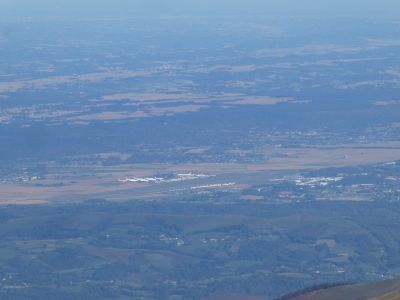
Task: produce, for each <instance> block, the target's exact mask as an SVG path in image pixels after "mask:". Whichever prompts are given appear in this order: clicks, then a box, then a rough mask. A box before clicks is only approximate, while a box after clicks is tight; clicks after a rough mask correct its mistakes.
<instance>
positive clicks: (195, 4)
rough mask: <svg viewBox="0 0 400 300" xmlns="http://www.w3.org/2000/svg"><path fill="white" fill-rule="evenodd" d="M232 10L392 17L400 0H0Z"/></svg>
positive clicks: (2, 12)
mask: <svg viewBox="0 0 400 300" xmlns="http://www.w3.org/2000/svg"><path fill="white" fill-rule="evenodd" d="M232 14H234V15H249V14H250V15H251V14H273V15H289V16H291V15H321V16H332V15H333V16H335V15H354V16H369V17H371V16H377V17H380V18H382V17H383V18H385V17H388V18H389V17H390V18H393V17H398V16H399V15H400V0H379V1H378V0H0V17H1V18H7V17H46V16H48V17H52V16H65V17H77V16H82V17H113V16H124V17H129V16H133V15H232Z"/></svg>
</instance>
